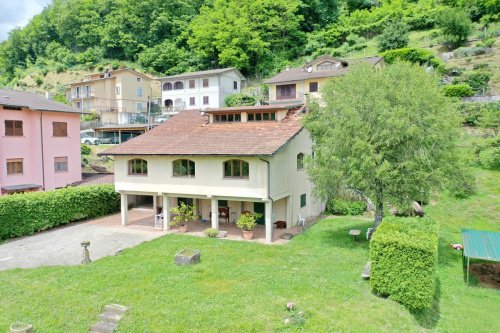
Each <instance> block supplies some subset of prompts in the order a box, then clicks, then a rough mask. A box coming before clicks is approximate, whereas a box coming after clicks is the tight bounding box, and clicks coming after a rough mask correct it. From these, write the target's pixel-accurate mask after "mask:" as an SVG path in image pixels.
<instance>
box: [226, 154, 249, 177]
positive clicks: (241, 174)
mask: <svg viewBox="0 0 500 333" xmlns="http://www.w3.org/2000/svg"><path fill="white" fill-rule="evenodd" d="M227 163H230V165H231V166H230V174H231V175H230V176H228V175H226V164H227ZM236 163H238V164H239V165H238V169H239V175H235V170H236V169H235V166H236ZM245 164H246V171H247V175H245V174H244V171H245ZM222 177H223V178H226V179H250V163H248V162H247V161H245V160H240V159H232V160H226V161H224V162H222Z"/></svg>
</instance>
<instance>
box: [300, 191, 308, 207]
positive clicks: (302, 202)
mask: <svg viewBox="0 0 500 333" xmlns="http://www.w3.org/2000/svg"><path fill="white" fill-rule="evenodd" d="M305 206H307V193H302V194H301V195H300V208H304V207H305Z"/></svg>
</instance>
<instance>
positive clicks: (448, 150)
mask: <svg viewBox="0 0 500 333" xmlns="http://www.w3.org/2000/svg"><path fill="white" fill-rule="evenodd" d="M437 82H438V80H437V78H436V77H434V76H433V75H429V74H426V73H425V71H424V70H423V69H422V68H421V67H419V66H417V65H412V64H409V63H401V62H396V63H395V64H393V65H389V66H386V67H385V68H384V69H374V68H372V67H370V66H365V65H358V66H356V67H354V68H353V69H352V70H351V71H350V72H349V73H348V74H347V75H345V76H344V77H343V78H342V79H340V80H332V81H330V82H329V83H328V84H326V85H325V87H324V89H323V90H322V94H323V99H324V103H322V104H318V103H312V106H311V112H310V113H309V115H308V116H307V117H306V118H305V127H306V128H307V129H308V130H309V131H310V133H311V136H312V138H313V141H314V152H315V155H314V158H312V159H310V160H309V163H308V168H307V169H308V174H309V177H310V179H311V180H312V181H313V183H314V184H315V195H316V196H318V197H319V198H321V199H323V200H329V199H331V198H332V197H333V196H335V195H336V194H337V193H339V192H342V191H345V189H346V188H348V189H352V190H357V191H360V192H361V193H363V194H364V195H365V196H367V197H369V198H371V200H372V201H373V202H374V203H375V205H376V224H375V226H377V225H378V224H379V223H380V222H381V219H382V215H383V211H384V206H386V205H388V204H390V205H394V206H396V207H400V208H407V207H409V206H410V205H411V203H412V202H413V201H420V200H422V199H423V198H424V197H425V196H426V195H427V194H429V193H430V191H431V190H433V189H436V188H440V187H443V186H445V185H446V184H447V182H448V180H449V175H450V174H451V173H452V172H451V171H452V170H456V169H457V160H458V159H457V156H456V154H455V153H454V152H455V143H456V141H457V138H458V128H459V123H460V119H459V114H458V112H457V111H456V109H455V108H454V106H453V104H452V102H451V100H450V99H449V98H447V97H444V96H443V94H442V91H441V88H440V87H439V86H438V83H437ZM453 173H454V174H456V172H453Z"/></svg>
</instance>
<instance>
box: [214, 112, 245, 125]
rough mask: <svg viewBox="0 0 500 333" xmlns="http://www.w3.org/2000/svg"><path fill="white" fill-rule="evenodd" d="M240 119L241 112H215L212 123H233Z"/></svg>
mask: <svg viewBox="0 0 500 333" xmlns="http://www.w3.org/2000/svg"><path fill="white" fill-rule="evenodd" d="M240 121H241V114H239V113H234V114H232V113H228V114H216V115H214V123H234V122H240Z"/></svg>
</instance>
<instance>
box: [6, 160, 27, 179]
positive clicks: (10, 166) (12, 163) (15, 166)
mask: <svg viewBox="0 0 500 333" xmlns="http://www.w3.org/2000/svg"><path fill="white" fill-rule="evenodd" d="M5 162H6V163H5V164H6V171H7V176H23V175H24V159H23V158H8V159H7V160H6V161H5ZM19 164H20V167H19ZM13 170H14V171H15V172H12V171H13Z"/></svg>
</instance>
